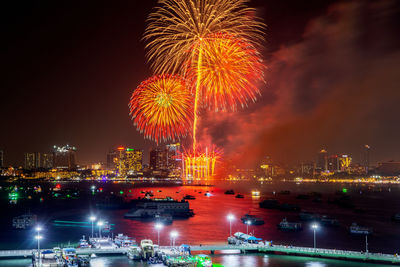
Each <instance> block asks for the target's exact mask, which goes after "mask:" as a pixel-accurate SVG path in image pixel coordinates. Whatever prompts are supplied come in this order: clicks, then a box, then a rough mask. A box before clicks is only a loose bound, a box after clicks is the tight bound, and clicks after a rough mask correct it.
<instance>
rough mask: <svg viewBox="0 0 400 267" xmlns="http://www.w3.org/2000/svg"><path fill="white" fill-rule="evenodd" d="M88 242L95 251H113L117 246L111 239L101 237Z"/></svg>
mask: <svg viewBox="0 0 400 267" xmlns="http://www.w3.org/2000/svg"><path fill="white" fill-rule="evenodd" d="M90 242H91V243H92V245H93V247H95V248H97V249H115V248H118V246H117V245H116V244H115V243H114V242H113V240H112V239H111V238H108V237H101V238H91V239H90Z"/></svg>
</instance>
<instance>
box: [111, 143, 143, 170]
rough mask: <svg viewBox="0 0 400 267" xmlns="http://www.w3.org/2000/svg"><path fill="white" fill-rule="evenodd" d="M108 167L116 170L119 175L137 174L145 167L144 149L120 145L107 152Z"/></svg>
mask: <svg viewBox="0 0 400 267" xmlns="http://www.w3.org/2000/svg"><path fill="white" fill-rule="evenodd" d="M107 169H109V170H115V171H116V172H117V174H118V176H126V175H135V174H137V173H138V172H141V171H142V169H143V151H142V150H138V149H133V148H125V147H118V148H117V150H111V151H110V152H108V154H107Z"/></svg>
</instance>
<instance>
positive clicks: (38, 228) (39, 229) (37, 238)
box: [35, 226, 43, 266]
mask: <svg viewBox="0 0 400 267" xmlns="http://www.w3.org/2000/svg"><path fill="white" fill-rule="evenodd" d="M40 231H42V228H41V227H40V226H38V227H36V233H37V234H36V236H35V238H36V240H37V247H38V248H37V250H38V258H39V266H42V259H41V257H40V239H42V238H43V237H42V236H41V235H40V234H39V233H40Z"/></svg>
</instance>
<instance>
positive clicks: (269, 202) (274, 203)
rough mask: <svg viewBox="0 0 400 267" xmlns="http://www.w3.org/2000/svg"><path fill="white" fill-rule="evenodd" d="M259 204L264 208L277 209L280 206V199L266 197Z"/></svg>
mask: <svg viewBox="0 0 400 267" xmlns="http://www.w3.org/2000/svg"><path fill="white" fill-rule="evenodd" d="M259 206H260V208H264V209H277V208H278V207H279V201H278V200H276V199H265V200H263V201H261V202H260V203H259Z"/></svg>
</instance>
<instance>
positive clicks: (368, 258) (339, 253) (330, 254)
mask: <svg viewBox="0 0 400 267" xmlns="http://www.w3.org/2000/svg"><path fill="white" fill-rule="evenodd" d="M159 248H160V250H169V249H172V248H173V247H171V246H160V247H159ZM175 248H177V247H175ZM43 250H46V249H42V251H43ZM190 250H191V251H209V252H210V253H211V254H214V252H215V251H220V252H223V251H227V250H231V251H232V250H237V251H239V252H240V253H265V254H278V255H279V254H281V255H293V256H304V257H317V258H329V259H337V260H347V261H360V262H372V263H383V264H396V265H400V257H398V256H397V255H392V254H383V253H365V252H358V251H349V250H337V249H324V248H315V249H314V248H310V247H295V246H282V245H273V246H270V245H260V244H243V245H229V244H214V245H201V246H200V245H193V246H190ZM36 251H37V250H36V249H26V250H0V259H2V258H27V257H32V253H33V252H36ZM76 253H77V254H78V255H91V254H96V255H97V256H99V255H104V256H106V255H124V254H126V253H127V248H115V249H95V248H77V249H76Z"/></svg>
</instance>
